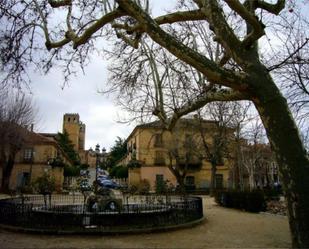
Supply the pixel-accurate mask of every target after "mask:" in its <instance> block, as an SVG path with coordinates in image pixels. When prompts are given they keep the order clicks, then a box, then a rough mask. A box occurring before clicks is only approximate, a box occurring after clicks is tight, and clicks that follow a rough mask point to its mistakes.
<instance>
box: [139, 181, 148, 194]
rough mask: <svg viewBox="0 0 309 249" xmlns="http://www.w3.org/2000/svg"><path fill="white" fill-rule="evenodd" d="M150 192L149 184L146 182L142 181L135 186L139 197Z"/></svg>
mask: <svg viewBox="0 0 309 249" xmlns="http://www.w3.org/2000/svg"><path fill="white" fill-rule="evenodd" d="M149 190H150V183H149V181H148V180H146V179H143V180H141V182H140V183H139V185H138V186H137V192H138V193H139V194H141V195H144V194H148V193H149Z"/></svg>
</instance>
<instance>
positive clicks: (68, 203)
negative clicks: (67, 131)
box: [0, 195, 203, 233]
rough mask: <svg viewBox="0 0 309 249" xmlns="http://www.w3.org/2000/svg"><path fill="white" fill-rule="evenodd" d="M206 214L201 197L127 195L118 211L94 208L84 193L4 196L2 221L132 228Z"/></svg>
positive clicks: (48, 227) (28, 226)
mask: <svg viewBox="0 0 309 249" xmlns="http://www.w3.org/2000/svg"><path fill="white" fill-rule="evenodd" d="M202 217H203V205H202V199H201V198H199V197H180V196H153V195H152V196H151V195H149V196H134V197H132V196H126V197H124V202H123V204H122V205H121V207H120V208H119V209H118V210H117V211H115V210H114V211H112V210H104V211H96V210H94V211H93V210H92V211H91V212H90V211H89V208H88V207H87V205H86V204H85V198H84V197H83V196H82V195H77V196H68V195H55V196H51V197H49V196H45V197H43V196H22V197H16V198H10V199H4V200H0V224H3V225H9V226H13V227H19V228H22V229H24V230H30V231H38V232H40V231H45V232H56V233H59V232H73V233H88V232H89V233H96V232H98V233H104V232H116V233H118V232H130V231H134V230H140V229H141V230H143V229H146V230H147V229H148V230H149V229H158V228H164V227H174V226H177V225H181V224H186V223H189V222H192V221H196V220H200V219H201V218H202Z"/></svg>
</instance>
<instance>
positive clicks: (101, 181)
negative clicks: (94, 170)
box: [98, 178, 121, 189]
mask: <svg viewBox="0 0 309 249" xmlns="http://www.w3.org/2000/svg"><path fill="white" fill-rule="evenodd" d="M98 184H99V186H101V187H105V188H111V189H117V188H120V187H121V186H120V185H119V184H118V183H116V182H114V181H112V180H110V179H99V178H98Z"/></svg>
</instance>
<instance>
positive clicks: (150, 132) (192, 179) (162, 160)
mask: <svg viewBox="0 0 309 249" xmlns="http://www.w3.org/2000/svg"><path fill="white" fill-rule="evenodd" d="M200 125H201V126H200ZM216 129H217V126H216V123H215V122H213V121H203V122H202V124H199V125H198V126H197V121H196V120H194V119H181V120H180V121H179V122H178V124H177V125H176V127H175V128H174V129H173V131H172V132H170V131H167V130H165V129H164V127H163V126H162V124H161V123H160V122H152V123H149V124H144V125H139V126H137V127H136V128H135V129H134V130H133V131H132V133H131V134H130V136H129V137H128V139H127V146H128V154H127V156H126V157H125V158H123V160H122V161H121V162H119V163H118V164H122V165H128V164H130V162H132V161H136V162H138V163H139V164H140V167H136V168H130V169H129V176H128V178H129V179H128V182H129V185H138V184H139V183H140V182H141V181H142V180H144V179H146V180H148V181H149V183H150V186H151V189H154V188H155V184H156V181H158V180H164V181H168V182H169V183H171V184H172V185H174V186H177V180H176V177H175V175H174V174H173V173H172V171H171V170H170V167H175V165H176V164H177V163H178V164H179V163H181V162H183V161H184V160H185V158H189V157H190V159H188V160H187V161H188V163H189V164H188V165H191V167H190V166H189V167H188V170H187V173H186V177H185V184H187V185H194V187H195V188H196V189H207V188H209V186H210V181H211V163H210V162H209V159H208V158H207V156H206V155H205V148H204V147H203V143H202V136H201V132H203V137H204V139H205V140H206V141H207V144H209V145H210V146H211V144H212V143H213V135H214V134H216V132H217V131H216ZM229 136H232V132H229ZM189 141H190V142H189ZM193 166H194V167H193ZM230 167H231V161H228V160H227V159H224V158H223V161H222V165H220V166H217V171H216V184H217V186H216V187H217V188H226V187H227V186H228V180H229V169H230Z"/></svg>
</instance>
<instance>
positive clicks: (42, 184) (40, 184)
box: [34, 173, 56, 195]
mask: <svg viewBox="0 0 309 249" xmlns="http://www.w3.org/2000/svg"><path fill="white" fill-rule="evenodd" d="M34 186H35V188H36V190H37V191H38V192H39V193H40V194H43V195H47V194H51V193H52V192H53V191H54V190H55V188H56V185H55V179H54V178H53V177H51V176H50V175H48V174H46V173H44V175H43V176H41V177H38V178H37V179H36V180H35V181H34Z"/></svg>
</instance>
